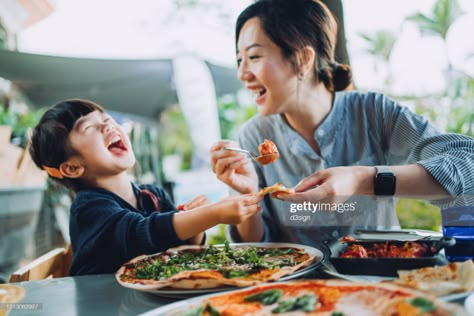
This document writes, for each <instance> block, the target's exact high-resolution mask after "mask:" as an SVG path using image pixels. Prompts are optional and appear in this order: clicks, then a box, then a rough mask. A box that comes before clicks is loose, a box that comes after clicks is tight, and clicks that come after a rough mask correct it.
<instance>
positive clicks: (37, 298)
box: [8, 274, 468, 316]
mask: <svg viewBox="0 0 474 316" xmlns="http://www.w3.org/2000/svg"><path fill="white" fill-rule="evenodd" d="M13 284H14V285H16V286H20V287H23V288H24V289H25V296H24V297H23V298H22V299H21V300H20V301H19V302H17V303H15V304H11V305H10V307H9V313H8V316H20V315H24V316H40V315H44V316H54V315H68V316H69V315H72V316H74V315H88V316H94V315H119V316H125V315H139V314H142V313H146V312H149V311H153V310H154V309H157V308H158V307H161V306H164V305H166V304H170V303H174V302H176V301H178V300H180V299H183V298H176V297H162V296H158V295H156V294H151V293H148V292H141V291H137V290H132V289H129V288H125V287H123V286H121V285H120V284H119V283H118V282H117V280H116V279H115V275H114V274H97V275H84V276H73V277H64V278H56V279H46V280H39V281H27V282H18V283H13ZM467 294H468V293H464V294H461V295H454V296H452V297H451V299H449V301H450V302H451V303H454V304H460V305H462V306H463V305H464V300H465V299H466V297H467V296H468V295H467Z"/></svg>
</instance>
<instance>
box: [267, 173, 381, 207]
mask: <svg viewBox="0 0 474 316" xmlns="http://www.w3.org/2000/svg"><path fill="white" fill-rule="evenodd" d="M374 176H375V169H374V168H373V167H359V166H355V167H334V168H329V169H324V170H319V171H316V172H315V173H313V174H312V175H310V176H309V177H306V178H304V179H303V180H301V181H300V182H299V183H298V184H297V185H296V186H295V187H294V189H295V191H296V193H294V194H276V195H274V197H275V198H277V199H280V200H285V201H291V202H305V201H311V202H314V201H320V200H325V201H334V202H335V201H336V200H339V198H344V197H346V198H347V197H348V196H352V195H355V194H360V195H362V194H370V192H373V181H374V180H373V179H374Z"/></svg>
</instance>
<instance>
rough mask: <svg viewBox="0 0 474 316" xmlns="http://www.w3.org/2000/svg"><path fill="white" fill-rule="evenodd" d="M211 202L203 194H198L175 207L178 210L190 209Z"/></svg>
mask: <svg viewBox="0 0 474 316" xmlns="http://www.w3.org/2000/svg"><path fill="white" fill-rule="evenodd" d="M208 204H211V201H209V199H208V198H207V197H206V196H205V195H198V196H196V197H194V198H192V199H191V200H189V201H188V202H186V203H184V204H178V205H177V206H176V209H177V210H178V211H187V210H192V209H193V208H196V207H199V206H203V205H208Z"/></svg>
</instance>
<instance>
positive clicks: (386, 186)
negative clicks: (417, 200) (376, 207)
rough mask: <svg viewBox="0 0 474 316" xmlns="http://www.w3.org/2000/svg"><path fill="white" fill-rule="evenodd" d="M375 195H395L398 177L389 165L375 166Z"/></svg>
mask: <svg viewBox="0 0 474 316" xmlns="http://www.w3.org/2000/svg"><path fill="white" fill-rule="evenodd" d="M375 171H376V174H375V181H374V193H375V195H394V194H395V185H396V183H397V178H396V177H395V174H394V173H393V172H392V170H390V168H389V167H388V166H375Z"/></svg>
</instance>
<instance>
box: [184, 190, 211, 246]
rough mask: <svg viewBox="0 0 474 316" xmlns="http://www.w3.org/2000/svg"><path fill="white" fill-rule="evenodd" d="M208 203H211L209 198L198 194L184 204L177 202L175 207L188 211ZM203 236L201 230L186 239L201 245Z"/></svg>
mask: <svg viewBox="0 0 474 316" xmlns="http://www.w3.org/2000/svg"><path fill="white" fill-rule="evenodd" d="M208 204H211V201H209V199H208V198H207V197H206V196H205V195H198V196H196V197H195V198H192V199H191V200H190V201H188V202H186V203H185V204H178V205H177V206H176V209H177V210H178V211H189V210H192V209H194V208H196V207H199V206H204V205H208ZM204 236H205V233H204V232H202V233H199V234H197V235H195V236H193V237H191V238H189V239H188V241H189V242H190V243H191V244H195V245H202V244H203V243H204Z"/></svg>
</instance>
